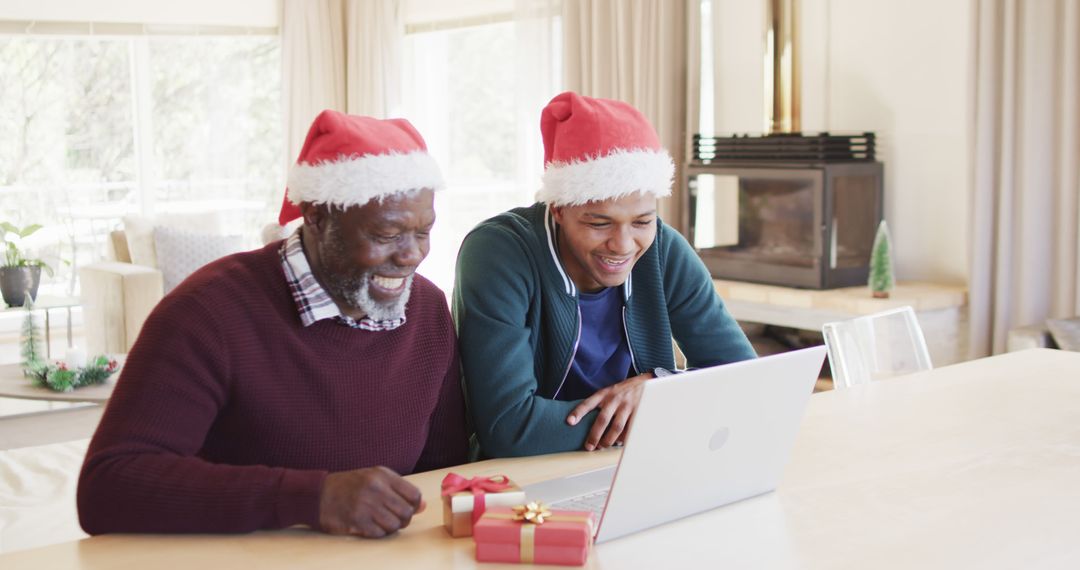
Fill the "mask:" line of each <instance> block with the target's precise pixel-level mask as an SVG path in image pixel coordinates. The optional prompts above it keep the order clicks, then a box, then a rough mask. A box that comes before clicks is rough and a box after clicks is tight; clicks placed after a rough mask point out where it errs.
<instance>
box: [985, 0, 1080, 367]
mask: <svg viewBox="0 0 1080 570" xmlns="http://www.w3.org/2000/svg"><path fill="white" fill-rule="evenodd" d="M975 7H976V8H975V12H976V29H975V34H974V43H975V45H974V49H973V53H974V57H975V65H974V77H973V81H974V94H973V105H972V107H973V112H972V131H971V135H972V139H971V140H972V141H973V149H974V150H973V153H974V154H973V157H972V165H973V173H972V180H973V188H972V193H971V199H972V208H971V212H972V214H971V215H972V218H971V231H972V236H971V243H972V255H971V267H970V280H969V289H970V309H971V314H970V316H971V352H972V356H973V357H978V356H984V355H986V354H990V353H997V352H1001V351H1003V350H1004V348H1005V338H1006V335H1007V333H1008V330H1009V329H1010V328H1013V327H1017V326H1026V325H1031V324H1037V323H1042V322H1043V321H1044V320H1045V319H1046V318H1048V317H1049V318H1054V317H1069V316H1074V315H1077V314H1080V235H1078V230H1077V228H1078V226H1080V167H1078V163H1080V2H1076V1H1075V0H978V1H977V2H976V4H975Z"/></svg>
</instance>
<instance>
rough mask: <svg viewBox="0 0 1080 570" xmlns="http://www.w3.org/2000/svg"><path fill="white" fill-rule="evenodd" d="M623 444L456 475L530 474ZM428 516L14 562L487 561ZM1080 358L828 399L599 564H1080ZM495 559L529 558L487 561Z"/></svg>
mask: <svg viewBox="0 0 1080 570" xmlns="http://www.w3.org/2000/svg"><path fill="white" fill-rule="evenodd" d="M617 458H618V452H617V451H605V452H594V453H586V452H574V453H568V454H559V455H549V456H540V457H530V458H518V459H508V460H493V461H484V462H480V463H474V464H471V465H466V466H461V467H458V468H455V469H454V471H456V472H459V473H461V474H463V475H466V476H470V475H475V474H487V475H491V474H495V473H505V474H507V475H509V476H511V477H513V478H514V479H516V480H517V481H518V482H519V483H522V484H529V483H532V482H535V481H539V480H543V479H547V478H551V477H553V476H557V475H560V474H565V473H572V472H577V471H581V470H585V469H588V468H595V467H600V466H603V465H608V464H611V463H613V462H615V461H616V460H617ZM446 472H447V470H440V471H434V472H428V473H420V474H417V475H412V476H410V477H409V479H410V480H412V481H413V482H414V483H416V484H417V485H418V486H419V487H420V488H421V490H422V491H423V492H424V495H425V497H426V498H427V500H428V502H429V503H430V504H429V508H428V510H427V511H426V512H424V513H423V514H421V515H419V516H418V517H416V518H415V519H414V520H413V524H412V525H411V526H410V527H409V528H408V529H406V530H404V531H403V532H401V533H399V534H397V535H396V536H393V537H390V538H388V539H382V540H362V539H354V538H349V537H331V536H325V535H322V534H319V533H315V532H311V531H304V530H288V531H276V532H258V533H253V534H249V535H242V536H132V535H114V536H101V537H94V538H89V539H85V540H81V541H76V542H70V543H64V544H58V545H53V546H48V547H43V548H39V549H33V550H25V551H21V552H14V553H10V554H7V555H3V556H0V567H3V568H5V569H7V570H10V569H14V568H110V569H116V568H132V569H140V570H141V569H142V568H146V567H153V568H188V569H190V568H200V567H244V566H247V567H258V568H296V567H304V568H333V569H338V570H339V569H341V568H391V567H393V568H474V567H476V566H477V564H476V563H475V561H474V558H473V555H474V550H473V545H472V542H471V540H469V539H467V538H466V539H451V538H449V537H448V536H447V535H446V533H445V532H444V531H443V529H442V526H441V513H440V509H439V506H440V505H439V502H438V501H437V497H438V494H437V490H438V486H439V481H440V480H441V479H442V477H443V475H445V473H446ZM1078 481H1080V353H1067V352H1063V351H1052V350H1046V349H1043V350H1032V351H1025V352H1020V353H1010V354H1006V355H1002V356H996V357H992V358H988V359H983V360H978V361H973V362H968V363H963V364H957V365H954V366H949V367H945V368H941V369H938V370H934V371H930V372H924V373H920V374H915V375H911V376H907V377H903V378H896V379H891V380H885V381H880V382H877V383H874V384H871V385H866V386H857V387H855V388H851V389H848V390H840V391H830V392H823V393H819V394H815V395H814V396H813V397H811V398H810V405H809V407H808V409H807V413H806V416H805V418H804V421H803V425H802V428H801V430H800V433H799V436H798V440H797V443H796V446H795V450H794V452H793V457H792V459H791V463H790V464H789V466H788V468H787V470H786V472H785V475H784V477H783V480H782V482H781V484H780V488H779V490H778V491H776V492H774V493H769V494H766V495H762V496H760V497H756V498H753V499H748V500H745V501H742V502H739V503H735V504H733V505H728V506H726V507H722V508H718V509H714V510H712V511H709V512H707V513H702V514H700V515H696V516H693V517H688V518H685V519H682V520H679V521H675V522H672V523H669V524H666V525H663V526H660V527H656V528H653V529H650V530H647V531H643V532H641V533H638V534H635V535H631V536H628V537H624V538H621V539H618V540H614V541H612V542H609V543H605V544H601V545H597V546H594V547H593V549H592V552H591V553H590V556H589V562H588V566H589V567H592V568H601V567H603V568H620V569H621V568H660V567H676V568H682V567H713V568H721V567H727V568H803V569H806V568H829V569H833V568H860V569H862V568H871V567H872V568H938V567H952V568H1010V569H1011V568H1071V569H1075V568H1080V540H1078V539H1077V537H1080V517H1078V516H1076V514H1077V513H1080V485H1078ZM482 567H483V568H500V567H506V568H511V567H517V566H510V565H507V566H500V565H491V564H485V565H483V566H482Z"/></svg>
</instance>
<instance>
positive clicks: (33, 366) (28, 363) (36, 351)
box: [21, 295, 45, 374]
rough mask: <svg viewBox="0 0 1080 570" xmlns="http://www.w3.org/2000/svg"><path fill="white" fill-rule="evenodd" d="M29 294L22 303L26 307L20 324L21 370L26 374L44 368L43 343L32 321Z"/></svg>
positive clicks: (32, 315) (35, 324)
mask: <svg viewBox="0 0 1080 570" xmlns="http://www.w3.org/2000/svg"><path fill="white" fill-rule="evenodd" d="M31 303H33V301H31V300H30V296H29V295H27V297H26V302H25V304H24V305H23V306H24V307H25V308H26V319H24V320H23V326H22V335H21V336H22V363H23V370H24V371H25V372H26V373H27V374H36V373H38V372H39V371H40V370H41V369H43V368H45V352H44V350H45V345H44V343H43V342H42V341H41V331H40V330H38V327H37V323H36V322H34V312H33V311H31V310H30V309H31V308H32V307H31Z"/></svg>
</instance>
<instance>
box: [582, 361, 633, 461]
mask: <svg viewBox="0 0 1080 570" xmlns="http://www.w3.org/2000/svg"><path fill="white" fill-rule="evenodd" d="M650 378H653V375H652V372H646V373H645V374H639V375H637V376H634V377H632V378H627V379H626V380H623V381H622V382H619V383H618V384H613V385H611V386H608V387H607V388H602V389H600V390H597V391H596V393H595V394H593V395H592V396H589V397H588V398H585V399H584V400H582V401H581V403H580V404H578V405H577V407H575V408H574V409H573V410H572V411H571V412H570V415H569V416H567V417H566V423H568V424H570V425H577V423H578V422H579V421H581V418H582V417H584V416H585V414H587V413H589V412H590V411H592V410H593V409H594V408H599V409H600V413H599V414H597V416H596V420H595V421H594V422H593V425H592V429H590V430H589V435H588V437H586V438H585V450H586V451H592V450H594V449H598V448H600V449H602V448H605V447H611V446H612V445H615V443H616V442H621V441H623V440H624V439H625V434H626V433H628V432H629V428H630V421H631V419H633V416H634V411H635V410H637V406H638V402H640V401H641V392H642V389H643V388H642V386H641V385H642V383H644V382H645V381H646V380H648V379H650Z"/></svg>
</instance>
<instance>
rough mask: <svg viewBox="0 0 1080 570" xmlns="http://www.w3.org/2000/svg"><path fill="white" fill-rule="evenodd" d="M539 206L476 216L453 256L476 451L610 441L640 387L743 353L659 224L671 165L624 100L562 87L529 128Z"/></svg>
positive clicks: (507, 452)
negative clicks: (681, 365) (540, 148)
mask: <svg viewBox="0 0 1080 570" xmlns="http://www.w3.org/2000/svg"><path fill="white" fill-rule="evenodd" d="M540 129H541V132H542V134H543V138H544V151H545V157H544V164H545V172H544V181H543V187H542V189H541V190H540V192H539V194H538V195H537V198H538V203H537V204H535V205H533V206H531V207H528V208H518V209H515V210H511V211H509V212H506V213H504V214H501V215H499V216H496V217H494V218H492V219H490V220H487V221H485V222H482V223H481V224H480V225H479V226H477V227H476V229H474V230H473V231H472V232H471V233H470V234H469V235H468V236H467V237H466V239H465V241H464V243H463V244H462V246H461V252H460V253H459V255H458V269H457V282H456V285H455V288H454V299H453V304H454V316H455V320H456V322H457V327H458V337H459V342H460V350H461V359H462V366H463V372H464V376H465V386H466V390H465V392H466V397H467V403H468V405H469V411H470V414H471V416H472V419H473V421H474V424H475V428H476V437H477V439H478V443H479V446H480V452H481V453H482V454H484V455H486V456H490V457H501V456H516V455H532V454H539V453H551V452H557V451H569V450H574V449H582V448H584V449H586V450H592V449H597V448H603V447H608V446H611V445H613V444H615V443H617V442H621V441H622V440H623V439H624V438H625V436H626V430H627V429H628V426H629V424H630V421H631V419H632V417H633V414H634V410H635V409H636V407H637V404H638V400H639V399H640V397H641V391H642V388H641V384H642V383H643V382H645V381H647V380H648V379H649V378H653V377H654V376H655V375H656V374H661V375H663V374H666V373H667V370H669V369H672V368H674V366H675V357H674V350H673V348H672V344H671V339H672V337H674V339H675V341H676V342H678V344H679V347H680V348H681V349H682V352H683V353H684V354H685V355H686V358H687V363H688V365H689V366H691V367H702V366H712V365H717V364H723V363H727V362H734V361H738V360H744V359H749V358H754V357H755V354H754V350H753V348H751V346H750V343H749V342H748V341H747V339H746V336H745V335H744V334H743V332H742V330H741V329H740V328H739V326H738V324H737V323H736V322H735V320H734V319H732V317H731V315H730V314H728V312H727V310H726V309H725V308H724V305H723V303H722V302H721V300H720V298H719V297H718V296H717V295H716V293H715V291H714V290H713V287H712V280H711V277H710V276H709V272H708V271H707V270H706V268H705V266H704V264H703V263H702V262H701V260H700V259H699V258H698V257H697V255H696V254H695V253H694V250H693V249H692V248H691V247H690V245H689V244H688V243H687V242H686V240H685V239H684V238H683V237H682V236H681V235H679V233H678V232H676V231H674V230H672V229H671V228H670V227H668V226H666V225H664V224H663V223H662V222H661V221H660V220H659V218H658V217H657V215H656V198H657V197H662V196H667V195H669V194H670V193H671V184H672V176H673V173H674V164H673V163H672V160H671V157H670V156H669V155H668V154H667V152H666V151H664V149H663V148H661V146H660V142H659V138H658V137H657V136H656V132H655V131H654V130H653V128H652V126H651V125H649V123H648V121H647V120H646V119H645V117H644V116H643V115H642V114H641V113H640V112H638V111H637V110H636V109H634V108H633V107H631V106H630V105H627V104H626V103H622V102H620V101H612V100H607V99H594V98H590V97H583V96H581V95H577V94H575V93H563V94H561V95H559V96H557V97H555V98H554V99H552V101H551V102H550V103H549V104H548V106H547V107H546V108H545V109H544V111H543V114H542V115H541V119H540Z"/></svg>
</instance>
